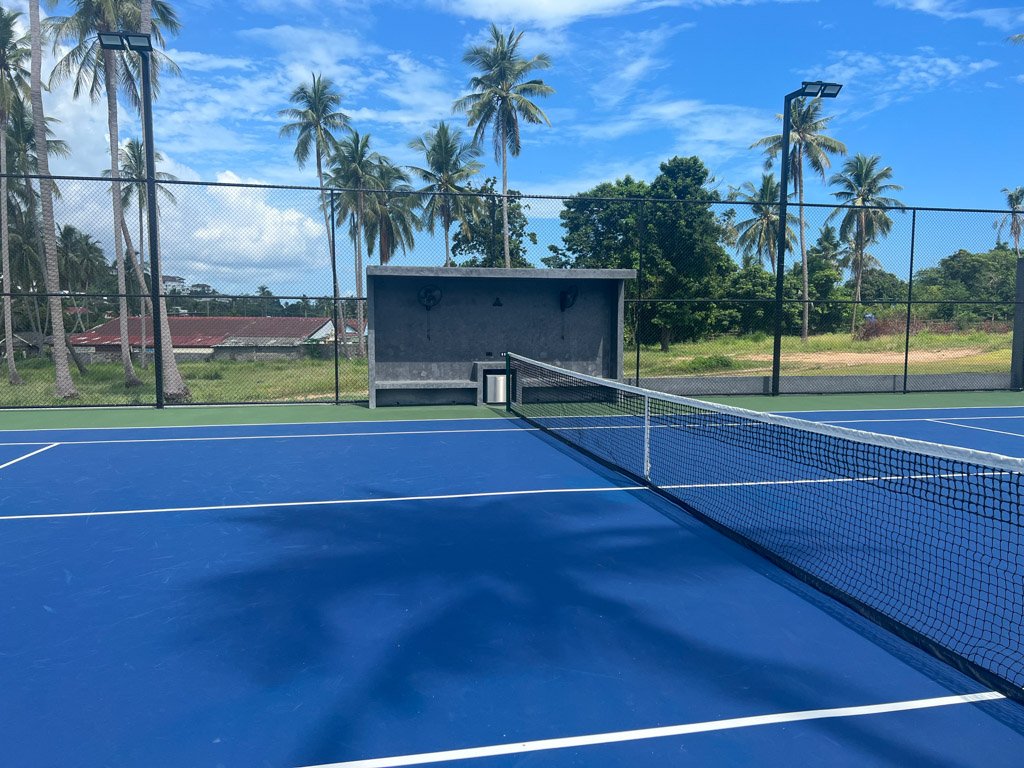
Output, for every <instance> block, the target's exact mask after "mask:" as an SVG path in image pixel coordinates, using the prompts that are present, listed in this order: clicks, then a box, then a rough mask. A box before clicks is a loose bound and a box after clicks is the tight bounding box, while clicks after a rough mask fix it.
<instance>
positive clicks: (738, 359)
mask: <svg viewBox="0 0 1024 768" xmlns="http://www.w3.org/2000/svg"><path fill="white" fill-rule="evenodd" d="M904 344H905V339H904V337H903V336H902V335H893V336H879V337H877V338H874V339H868V340H858V339H853V338H852V337H851V336H850V335H849V334H840V333H834V334H822V335H818V336H812V337H810V338H809V339H808V340H807V341H806V342H804V341H801V339H800V337H799V336H786V337H784V338H783V340H782V371H783V373H789V374H791V375H803V376H814V375H821V376H842V375H853V374H894V373H902V371H903V353H904ZM1010 346H1011V334H1009V333H982V332H970V333H959V334H938V333H931V332H927V331H925V332H921V333H918V334H914V335H912V336H911V337H910V373H921V374H925V373H964V372H972V373H1001V372H1005V371H1007V370H1008V369H1009V367H1010ZM635 354H636V349H635V348H632V349H627V350H626V354H625V358H626V371H627V374H628V373H629V372H630V371H631V370H632V369H633V366H634V365H635V362H634V361H635V357H634V356H635ZM771 359H772V338H771V337H770V336H768V335H766V334H756V335H748V336H724V337H719V338H717V339H709V340H705V341H699V342H689V343H679V344H673V345H671V347H670V348H669V351H668V352H662V351H661V349H660V347H658V346H642V347H641V349H640V375H641V376H649V377H654V376H730V375H734V376H742V375H761V374H768V373H770V372H771Z"/></svg>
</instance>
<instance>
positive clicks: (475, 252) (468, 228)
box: [452, 178, 537, 269]
mask: <svg viewBox="0 0 1024 768" xmlns="http://www.w3.org/2000/svg"><path fill="white" fill-rule="evenodd" d="M496 183H497V180H496V179H493V178H489V179H486V180H485V181H484V183H483V184H482V185H481V186H480V187H479V188H477V189H474V188H473V186H472V185H467V190H468V191H470V192H478V193H479V197H478V199H479V200H480V205H479V206H478V207H477V210H476V212H475V215H473V216H471V217H470V218H469V219H468V220H467V221H466V223H465V225H464V226H463V227H462V228H461V229H459V230H457V231H456V232H455V238H454V241H453V243H452V256H453V257H454V258H460V257H468V258H465V259H464V260H463V261H461V262H459V266H460V267H488V268H493V267H504V266H508V265H511V266H512V267H515V268H519V269H526V268H529V267H532V266H533V264H531V263H530V261H529V260H528V259H527V258H526V244H525V243H526V242H527V241H528V242H530V243H532V244H533V245H536V244H537V234H536V233H535V232H527V231H526V228H527V227H528V226H529V222H528V221H527V218H526V212H527V211H528V210H529V209H530V206H529V205H527V204H526V203H523V202H522V200H521V198H520V194H519V192H517V191H516V190H514V189H510V190H508V194H507V195H506V196H505V201H506V202H507V203H508V206H507V209H505V210H507V212H508V233H507V234H508V237H507V238H506V237H505V227H504V221H503V218H502V213H500V212H499V209H501V208H502V207H501V206H499V205H498V196H497V195H496V194H495V189H494V187H495V184H496ZM506 245H507V246H508V248H509V251H508V256H507V258H506V255H505V246H506Z"/></svg>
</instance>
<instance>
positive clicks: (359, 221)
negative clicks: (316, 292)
mask: <svg viewBox="0 0 1024 768" xmlns="http://www.w3.org/2000/svg"><path fill="white" fill-rule="evenodd" d="M379 162H380V155H378V154H377V153H376V152H374V151H373V150H372V149H370V134H368V133H367V134H360V133H359V132H358V131H356V130H350V131H349V134H348V136H346V137H345V138H343V139H341V140H340V141H338V143H337V145H336V146H335V149H334V154H332V155H331V158H330V165H331V172H330V183H331V184H333V185H334V186H336V187H340V188H341V192H340V193H339V201H338V202H339V205H338V206H337V210H336V214H337V218H338V221H339V222H341V221H343V220H344V219H346V218H347V219H348V223H349V236H350V237H351V238H352V245H353V249H354V252H355V278H356V299H359V300H360V301H357V302H356V320H357V322H358V326H359V327H360V328H362V327H363V317H364V315H365V309H364V307H363V302H362V301H361V299H362V298H363V236H364V234H365V232H366V218H365V216H366V196H367V193H368V192H369V193H372V192H374V191H375V190H378V189H380V185H379V182H378V179H377V166H378V163H379ZM359 353H360V354H361V355H362V354H365V353H366V346H365V341H364V339H363V337H362V335H360V337H359Z"/></svg>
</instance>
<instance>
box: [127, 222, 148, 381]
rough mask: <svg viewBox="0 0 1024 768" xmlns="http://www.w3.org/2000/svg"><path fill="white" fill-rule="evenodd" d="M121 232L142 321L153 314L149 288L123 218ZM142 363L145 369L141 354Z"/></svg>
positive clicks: (144, 337)
mask: <svg viewBox="0 0 1024 768" xmlns="http://www.w3.org/2000/svg"><path fill="white" fill-rule="evenodd" d="M121 232H122V234H124V250H125V254H126V255H127V257H128V262H130V263H131V265H132V272H134V273H135V282H136V283H137V284H138V286H139V306H140V312H139V314H140V315H142V318H143V321H144V320H145V316H146V315H147V314H149V315H152V314H153V302H152V301H151V300H150V298H149V286H147V285H146V278H145V276H144V275H143V272H142V267H141V266H140V265H141V263H142V259H141V258H136V255H137V254H138V253H139V252H138V251H137V250H136V249H135V244H134V243H133V242H132V235H131V232H130V231H129V229H128V223H127V222H126V221H125V220H124V218H123V217H122V219H121ZM142 242H143V236H142V227H141V226H140V227H139V247H140V248H141V247H142ZM127 268H128V264H127V263H126V264H125V269H127ZM126 279H127V278H126ZM142 344H143V348H145V344H146V329H145V327H143V329H142ZM142 362H143V367H145V362H146V356H145V354H143V356H142Z"/></svg>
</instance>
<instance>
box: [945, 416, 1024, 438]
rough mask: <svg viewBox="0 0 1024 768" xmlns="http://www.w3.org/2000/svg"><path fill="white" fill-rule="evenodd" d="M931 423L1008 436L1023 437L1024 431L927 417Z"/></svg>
mask: <svg viewBox="0 0 1024 768" xmlns="http://www.w3.org/2000/svg"><path fill="white" fill-rule="evenodd" d="M928 421H930V422H932V423H933V424H944V425H946V426H947V427H960V428H962V429H976V430H978V431H979V432H994V433H995V434H997V435H1009V436H1010V437H1024V433H1021V432H1007V431H1005V430H1002V429H992V428H991V427H976V426H974V425H973V424H957V423H956V422H955V421H943V420H942V419H928Z"/></svg>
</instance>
